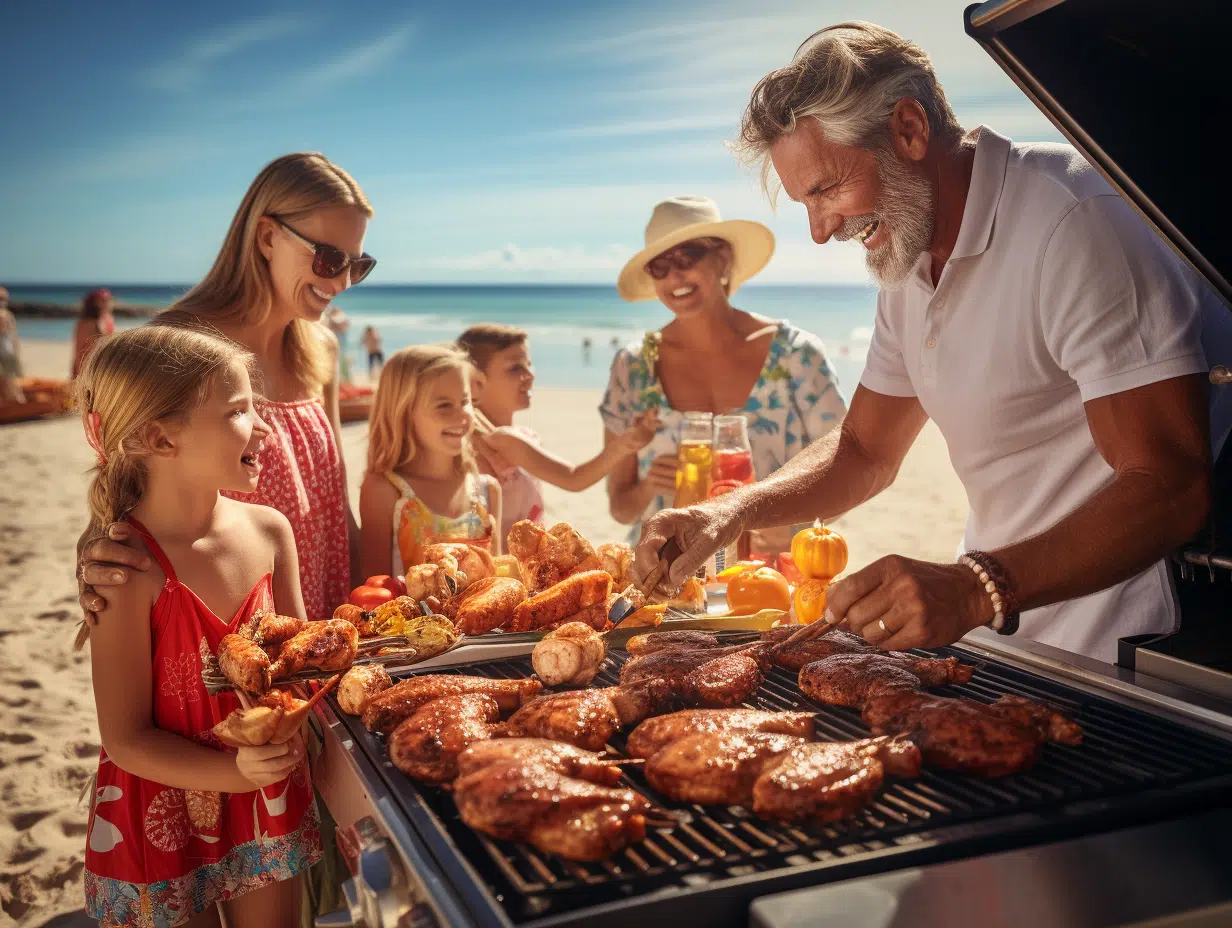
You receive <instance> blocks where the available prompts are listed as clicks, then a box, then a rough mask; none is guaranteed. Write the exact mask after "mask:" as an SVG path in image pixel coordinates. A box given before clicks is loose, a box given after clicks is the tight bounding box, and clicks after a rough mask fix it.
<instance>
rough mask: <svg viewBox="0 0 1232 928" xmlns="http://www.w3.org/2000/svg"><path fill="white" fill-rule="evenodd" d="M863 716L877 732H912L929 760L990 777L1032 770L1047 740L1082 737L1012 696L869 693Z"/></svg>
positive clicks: (1059, 720)
mask: <svg viewBox="0 0 1232 928" xmlns="http://www.w3.org/2000/svg"><path fill="white" fill-rule="evenodd" d="M863 717H864V721H865V723H866V724H867V725H868V726H869V727H870V728H872V729H873V731H874V733H876V734H895V733H904V734H911V735H912V736H913V737H914V738H915V740H916V742H917V743H918V744H919V745H920V749H921V751H922V752H923V754H924V760H925V761H927V762H928V763H930V764H933V765H935V766H938V767H943V768H945V769H947V770H959V771H962V772H964V773H973V774H978V775H981V776H986V777H1001V776H1007V775H1009V774H1013V773H1019V772H1021V771H1023V770H1026V769H1028V768H1030V767H1031V766H1032V765H1033V764H1034V763H1035V761H1036V760H1037V759H1038V757H1039V753H1040V749H1041V748H1042V747H1043V744H1044V742H1045V741H1048V740H1058V741H1060V742H1061V743H1063V744H1077V743H1079V742H1080V741H1081V738H1082V729H1081V728H1079V727H1078V726H1077V725H1076V724H1075V723H1073V722H1072V721H1070V720H1069V719H1066V718H1065V717H1064V716H1062V715H1060V714H1059V713H1057V712H1055V711H1054V710H1052V709H1050V708H1048V707H1047V706H1044V705H1042V704H1039V703H1033V702H1031V701H1030V700H1025V699H1022V698H1021V697H1013V696H1010V697H1006V696H1002V697H1001V698H1000V699H998V700H997V701H996V702H995V703H993V704H992V705H985V704H984V703H980V702H976V701H974V700H971V699H949V698H947V697H944V696H928V695H925V694H924V693H920V692H911V691H907V690H903V691H897V692H892V693H888V694H883V695H880V696H875V697H871V698H870V699H869V700H868V701H867V702H866V703H865V705H864V711H863Z"/></svg>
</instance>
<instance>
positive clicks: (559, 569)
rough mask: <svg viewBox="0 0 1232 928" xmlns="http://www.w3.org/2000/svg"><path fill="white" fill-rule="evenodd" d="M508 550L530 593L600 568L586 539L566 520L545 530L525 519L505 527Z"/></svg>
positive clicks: (597, 559) (538, 591)
mask: <svg viewBox="0 0 1232 928" xmlns="http://www.w3.org/2000/svg"><path fill="white" fill-rule="evenodd" d="M509 553H510V554H512V555H513V556H514V557H515V558H517V560H518V564H519V565H520V566H521V568H522V579H523V580H524V581H525V582H526V585H527V587H529V589H530V591H531V592H532V593H540V592H542V591H544V590H546V589H548V588H549V587H552V586H555V585H556V584H558V583H560V582H561V581H562V580H564V579H565V578H566V577H569V576H572V575H573V574H576V573H580V572H582V571H590V570H598V569H599V567H600V562H599V558H598V557H597V556H596V555H595V550H594V548H592V547H591V546H590V542H588V541H587V540H586V539H585V538H583V537H582V536H581V534H579V533H578V531H577V530H576V529H575V528H574V527H573V526H571V525H569V524H568V523H567V522H558V523H557V524H556V525H553V526H552V527H551V528H550V529H547V530H546V531H545V530H544V529H543V527H542V526H539V525H536V524H535V523H534V522H531V521H530V520H529V519H522V520H521V521H519V522H515V523H514V524H513V526H512V527H511V528H510V529H509ZM574 611H577V610H574Z"/></svg>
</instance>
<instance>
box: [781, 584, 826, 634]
mask: <svg viewBox="0 0 1232 928" xmlns="http://www.w3.org/2000/svg"><path fill="white" fill-rule="evenodd" d="M829 587H830V581H829V580H805V581H804V582H803V583H801V584H800V585H799V586H797V587H796V592H795V594H794V595H793V596H792V598H791V603H792V605H793V606H795V608H796V621H797V622H799V623H800V624H801V625H809V624H811V623H813V622H816V621H817V620H818V619H820V618H821V616H822V613H824V612H825V611H826V590H827V589H829Z"/></svg>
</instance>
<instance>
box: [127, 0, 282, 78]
mask: <svg viewBox="0 0 1232 928" xmlns="http://www.w3.org/2000/svg"><path fill="white" fill-rule="evenodd" d="M305 22H306V20H305V18H304V17H302V16H298V15H292V14H286V13H282V14H275V15H271V16H265V17H262V18H261V19H252V20H247V21H245V22H240V23H235V24H234V25H232V26H228V27H227V28H225V29H221V30H219V31H217V32H214V33H213V34H211V35H208V36H206V37H205V38H203V39H200V40H199V41H197V42H195V43H193V44H192V45H191V46H189V47H188V48H187V49H185V50H184V51H182V52H180V53H179V54H177V55H176V57H175V58H174V59H171V60H168V61H165V62H163V63H162V64H160V65H158V66H157V67H155V68H153V69H152V70H150V71H149V72H147V74H146V78H147V79H148V81H149V83H150V84H152V85H153V86H154V87H156V88H157V89H159V90H162V91H165V92H167V93H185V92H187V91H190V90H192V89H194V88H195V87H196V86H197V85H198V84H199V83H200V82H201V80H202V78H204V76H205V74H206V72H207V71H208V70H209V68H210V67H211V66H212V65H214V64H216V63H218V62H220V61H223V60H225V59H227V58H230V57H231V56H233V55H236V54H238V53H239V52H241V51H243V50H244V49H246V48H251V47H252V46H254V45H260V44H262V43H264V42H270V41H273V40H274V39H280V38H282V37H284V36H287V35H291V34H292V33H295V32H298V31H300V30H302V29H303V28H304V26H305Z"/></svg>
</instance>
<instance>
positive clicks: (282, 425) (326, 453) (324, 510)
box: [227, 399, 351, 619]
mask: <svg viewBox="0 0 1232 928" xmlns="http://www.w3.org/2000/svg"><path fill="white" fill-rule="evenodd" d="M256 406H257V412H258V413H260V415H261V418H262V419H264V420H265V421H266V423H267V424H268V425H269V427H270V429H272V431H271V432H270V435H269V437H268V438H266V439H265V444H264V446H263V447H262V449H261V480H260V483H258V484H257V489H256V491H255V492H253V493H228V494H227V495H228V496H231V497H233V498H235V499H238V500H242V501H243V502H246V503H259V504H260V505H263V506H270V507H272V508H274V509H277V510H278V511H279V512H281V513H282V514H283V515H284V516H286V517H287V519H288V520H290V522H291V529H292V530H293V531H294V533H295V550H296V552H297V553H298V554H299V584H300V589H301V590H302V591H303V594H304V608H305V609H306V610H307V611H308V618H309V619H326V618H329V617H330V616H331V615H333V614H334V610H335V609H336V608H337V607H338V606H339V605H341V604H342V603H344V602H346V599H347V596H348V595H349V594H350V592H351V546H350V538H349V536H348V534H347V510H348V506H349V503H348V502H347V490H346V483H345V481H344V480H343V476H342V452H341V450H340V449H339V448H338V442H337V441H336V440H335V439H334V429H333V426H331V425H330V422H329V416H328V415H326V413H325V407H324V406H323V405H322V404H321V402H320V400H315V399H313V400H301V401H299V402H295V403H275V402H271V401H270V400H265V399H259V400H257V403H256Z"/></svg>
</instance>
